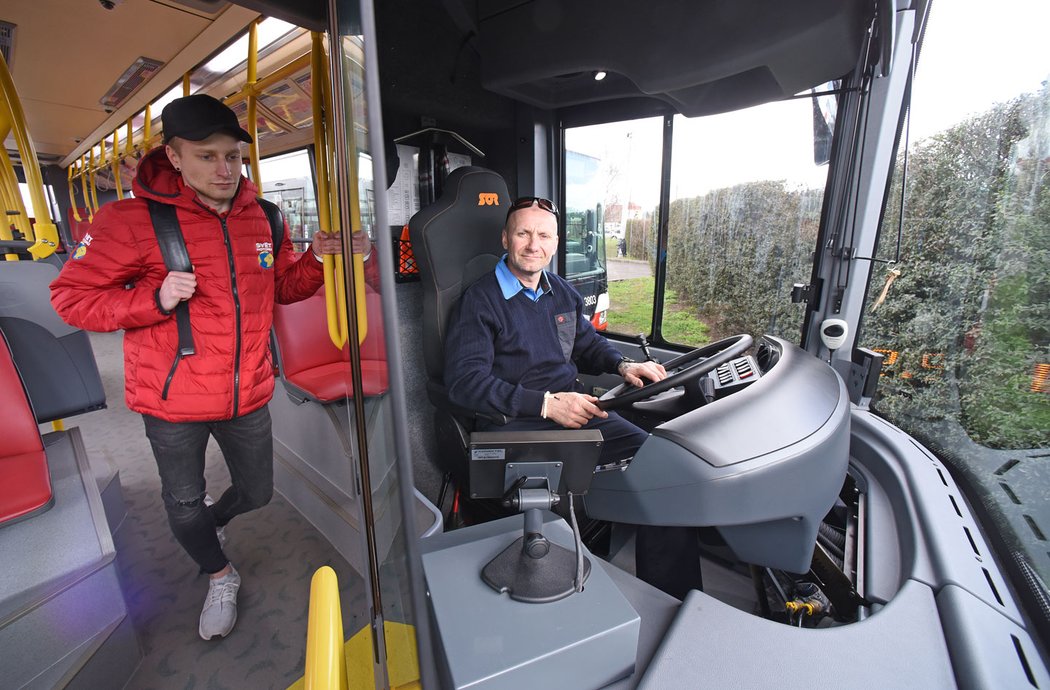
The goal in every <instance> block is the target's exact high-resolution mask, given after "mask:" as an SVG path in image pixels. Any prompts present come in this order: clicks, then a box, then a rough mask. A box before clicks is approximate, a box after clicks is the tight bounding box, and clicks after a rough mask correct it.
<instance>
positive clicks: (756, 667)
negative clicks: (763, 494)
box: [638, 581, 957, 690]
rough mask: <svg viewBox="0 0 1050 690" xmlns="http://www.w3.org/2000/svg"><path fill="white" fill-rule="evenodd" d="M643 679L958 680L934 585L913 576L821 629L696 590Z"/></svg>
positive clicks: (806, 686) (727, 683) (649, 684)
mask: <svg viewBox="0 0 1050 690" xmlns="http://www.w3.org/2000/svg"><path fill="white" fill-rule="evenodd" d="M638 687H639V688H640V689H644V690H666V689H667V688H774V687H775V688H778V689H780V690H783V689H785V688H798V689H799V690H811V689H812V688H819V687H837V688H850V689H851V690H865V689H868V688H870V689H871V690H884V689H885V688H922V689H923V690H926V689H927V688H938V689H939V690H940V689H944V688H954V687H957V686H956V683H955V678H954V675H953V673H952V666H951V660H950V659H949V656H948V649H947V646H946V645H945V641H944V636H943V634H942V633H941V627H940V623H939V620H938V616H937V605H936V603H935V601H934V596H933V592H932V591H931V590H930V588H929V587H927V586H925V585H923V584H921V583H919V582H914V581H909V582H908V583H906V584H905V585H904V587H902V588H901V590H900V592H899V593H898V594H897V596H896V597H895V598H894V600H893V601H891V602H890V603H889V604H888V605H887V606H886V607H885V608H883V609H882V610H880V611H878V612H877V613H875V614H873V615H872V616H871V617H870V618H868V619H867V620H865V621H863V622H860V623H854V624H852V625H845V626H841V627H837V628H827V629H821V630H812V629H800V628H793V627H790V626H787V625H783V624H780V623H773V622H771V621H768V620H765V619H763V618H760V617H758V616H753V615H750V614H748V613H745V612H743V611H739V610H737V609H735V608H733V607H731V606H728V605H726V604H723V603H722V602H720V601H718V600H717V599H714V598H712V597H710V596H708V595H706V594H704V593H703V592H692V593H691V594H690V595H689V596H688V597H687V598H686V600H685V601H684V602H683V603H682V607H681V609H680V610H679V613H678V616H677V617H676V618H675V621H674V623H672V624H671V629H670V631H669V632H668V635H667V637H666V638H665V639H664V642H663V644H662V645H661V646H660V648H659V649H658V650H657V652H656V656H655V657H654V658H653V661H652V663H651V664H650V665H649V668H648V669H647V670H646V672H645V675H644V676H643V677H642V680H641V683H640V684H639V686H638Z"/></svg>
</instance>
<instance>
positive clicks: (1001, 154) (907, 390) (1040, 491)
mask: <svg viewBox="0 0 1050 690" xmlns="http://www.w3.org/2000/svg"><path fill="white" fill-rule="evenodd" d="M1048 23H1050V7H1048V6H1047V4H1046V3H1045V2H1034V1H1029V2H1020V1H1014V2H1009V3H1005V4H1000V5H997V6H996V9H995V11H994V12H988V11H987V6H986V5H982V4H979V3H977V2H956V3H950V4H949V3H940V4H936V5H934V8H933V10H932V14H931V18H930V22H929V28H928V30H927V32H926V41H925V44H924V46H923V50H922V55H921V57H920V59H919V64H918V68H917V73H916V79H915V84H914V88H913V100H912V107H911V116H912V120H911V126H910V133H909V138H910V147H909V148H908V150H907V151H905V146H904V143H903V140H902V144H901V147H900V152H899V155H898V158H897V171H896V175H895V183H894V186H893V189H892V190H891V194H890V197H889V199H888V202H887V206H886V211H885V216H884V220H883V225H882V231H881V245H880V251H879V256H880V257H881V258H882V259H883V260H892V259H896V258H897V256H896V255H897V246H896V245H897V238H898V230H899V231H900V251H899V254H900V256H899V259H900V260H899V262H896V263H892V262H891V263H884V264H882V267H881V268H877V269H876V270H875V271H874V273H873V278H872V283H871V285H870V287H869V295H868V302H867V305H866V309H865V323H864V326H863V335H862V339H861V342H862V344H864V345H865V346H866V347H869V348H872V349H876V350H877V351H879V352H881V353H882V354H883V356H884V358H885V359H884V363H883V372H882V376H881V380H880V384H879V392H878V397H877V399H876V400H875V402H874V404H873V409H874V410H875V411H876V412H878V413H879V414H881V415H882V416H884V417H886V418H888V419H889V420H891V421H893V422H894V423H895V424H897V425H898V426H900V427H901V428H902V429H904V430H905V431H907V432H908V433H910V434H911V435H912V436H914V437H916V438H917V439H919V440H920V441H922V442H923V443H925V444H926V445H927V446H928V447H930V448H931V449H932V450H934V451H935V452H937V453H938V455H940V456H941V457H942V459H944V460H945V461H946V462H947V463H948V464H949V465H950V466H952V467H953V468H954V469H955V470H956V475H957V476H959V477H960V478H962V479H963V480H964V484H969V485H971V486H972V488H974V492H973V495H974V496H975V497H976V498H977V501H978V503H979V505H980V507H981V508H983V509H984V510H986V511H987V512H988V513H989V514H990V516H991V517H992V520H990V521H986V524H987V525H995V526H1000V527H1002V528H1003V533H1002V534H1000V535H998V536H999V537H1001V538H1002V539H1003V540H1004V542H1005V545H1006V546H1007V548H1009V549H1010V550H1012V551H1016V550H1022V551H1026V552H1027V554H1028V558H1029V561H1030V563H1031V564H1032V565H1033V566H1034V567H1035V568H1036V569H1037V570H1038V571H1039V572H1040V573H1041V575H1042V576H1043V579H1044V581H1048V580H1050V555H1048V551H1047V548H1046V539H1047V535H1050V502H1048V501H1047V500H1046V496H1045V492H1046V490H1047V488H1048V487H1050V472H1048V471H1047V464H1046V460H1047V456H1048V453H1047V450H1046V449H1047V447H1048V446H1050V386H1048V382H1047V378H1048V374H1050V187H1048V175H1050V170H1048V167H1047V165H1048V162H1050V88H1048V82H1047V77H1048V76H1050V54H1048V53H1047V52H1046V51H1045V37H1044V36H1043V33H1044V32H1045V27H1046V26H1047V25H1048ZM962 35H974V36H977V35H979V36H981V37H982V48H981V50H980V51H974V50H973V46H972V45H966V44H965V42H960V41H959V40H958V36H962ZM989 56H995V59H994V61H990V60H989ZM905 157H907V158H906V160H907V168H906V172H905V168H904V163H905ZM902 194H903V197H902Z"/></svg>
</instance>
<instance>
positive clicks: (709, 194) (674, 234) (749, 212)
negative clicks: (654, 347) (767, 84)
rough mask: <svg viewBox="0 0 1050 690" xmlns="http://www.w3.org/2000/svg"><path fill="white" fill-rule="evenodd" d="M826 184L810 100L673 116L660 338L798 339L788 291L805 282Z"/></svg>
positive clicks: (798, 316)
mask: <svg viewBox="0 0 1050 690" xmlns="http://www.w3.org/2000/svg"><path fill="white" fill-rule="evenodd" d="M826 181H827V166H826V165H816V164H815V163H814V147H813V105H812V101H811V100H810V99H798V100H792V101H784V102H780V103H770V104H766V105H761V106H757V107H754V108H748V109H746V110H740V111H736V112H732V113H726V114H724V115H712V116H709V117H703V118H695V119H689V118H685V117H681V116H676V117H675V119H674V138H673V144H672V158H671V206H670V213H669V215H668V221H669V222H668V241H667V285H666V287H665V291H664V304H663V321H662V324H661V335H662V336H663V339H664V340H667V341H669V342H672V343H677V344H680V345H699V344H701V343H705V342H709V341H714V340H718V339H720V338H724V337H727V336H730V335H734V334H736V333H749V334H751V335H753V336H758V335H761V334H763V333H768V334H772V335H778V336H781V337H784V338H786V339H787V340H790V341H793V342H797V341H798V339H799V334H800V332H801V328H802V319H803V311H802V308H801V307H800V306H799V305H796V304H793V303H792V302H791V286H792V284H794V283H800V282H801V283H805V282H808V281H809V278H810V272H811V270H812V260H811V253H812V252H813V249H814V247H815V244H816V238H817V230H818V228H819V225H820V213H821V206H822V205H823V201H824V186H825V183H826Z"/></svg>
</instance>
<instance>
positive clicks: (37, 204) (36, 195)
mask: <svg viewBox="0 0 1050 690" xmlns="http://www.w3.org/2000/svg"><path fill="white" fill-rule="evenodd" d="M0 92H2V95H3V98H2V100H3V103H4V105H5V107H4V108H3V109H4V111H5V118H6V119H8V120H9V122H7V123H6V125H5V126H9V127H10V128H11V129H10V134H11V136H13V137H14V140H15V145H16V146H17V147H18V154H19V158H20V160H21V161H22V172H23V173H24V174H25V179H26V186H27V187H29V196H30V199H31V200H32V202H33V218H34V219H35V220H36V226H35V227H32V228H31V230H30V233H29V234H28V235H26V237H27V238H30V237H31V238H33V240H34V241H35V244H34V245H33V247H31V248H30V249H29V253H30V254H32V255H33V258H35V259H43V258H44V257H47V256H50V255H51V254H53V253H54V252H55V249H57V248H58V228H57V227H55V224H54V223H53V222H51V209H50V207H49V206H48V204H47V202H46V201H45V200H44V178H43V176H42V175H41V174H40V164H39V163H38V162H37V157H36V147H35V146H34V145H33V140H32V139H30V138H29V132H28V131H27V129H26V124H25V121H26V119H25V113H24V112H23V111H22V102H21V101H20V100H19V99H18V93H17V92H16V91H15V84H14V80H12V79H11V72H10V71H8V69H7V61H6V60H4V58H3V56H2V55H0ZM5 138H6V136H5ZM12 169H13V166H12ZM16 189H17V186H16ZM21 196H22V195H21V193H19V195H18V198H19V200H21ZM23 206H24V204H23ZM28 222H29V217H28V216H26V223H27V224H28Z"/></svg>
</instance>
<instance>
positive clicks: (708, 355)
mask: <svg viewBox="0 0 1050 690" xmlns="http://www.w3.org/2000/svg"><path fill="white" fill-rule="evenodd" d="M753 343H754V340H753V339H752V338H751V336H750V335H748V334H746V333H743V334H741V335H734V336H730V337H728V338H724V339H723V340H719V341H718V342H716V343H711V344H710V345H705V346H703V347H699V348H697V349H695V350H693V351H691V352H686V353H685V354H684V355H681V356H679V357H675V358H674V359H672V360H671V361H670V362H667V363H666V364H664V368H665V369H666V370H667V378H665V379H664V380H663V381H655V382H653V381H650V382H648V383H646V384H645V385H644V386H642V387H641V388H639V387H637V386H635V385H633V384H630V383H627V382H626V381H625V382H623V383H621V384H620V385H619V386H617V387H616V388H613V389H612V390H610V391H608V392H606V394H605V395H603V396H602V397H600V398H598V407H599V408H601V409H603V410H619V409H622V408H624V407H629V406H630V405H633V404H634V403H636V402H638V401H640V400H647V399H649V398H651V397H653V396H654V395H658V394H660V393H663V392H664V391H669V390H671V389H672V388H676V387H678V386H682V385H685V384H686V383H688V382H690V381H694V380H696V379H698V378H700V377H701V376H703V375H704V374H706V373H707V372H709V371H712V370H714V369H717V368H718V367H719V366H721V365H722V364H725V363H726V362H728V361H729V360H731V359H734V358H736V357H739V356H740V355H742V354H743V353H744V352H746V351H747V350H748V349H749V348H750V347H751V345H752V344H753Z"/></svg>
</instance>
